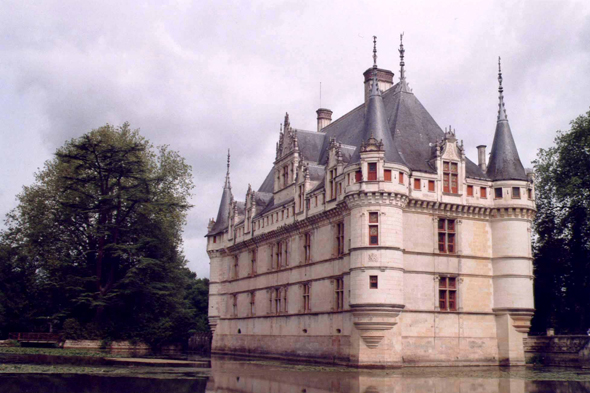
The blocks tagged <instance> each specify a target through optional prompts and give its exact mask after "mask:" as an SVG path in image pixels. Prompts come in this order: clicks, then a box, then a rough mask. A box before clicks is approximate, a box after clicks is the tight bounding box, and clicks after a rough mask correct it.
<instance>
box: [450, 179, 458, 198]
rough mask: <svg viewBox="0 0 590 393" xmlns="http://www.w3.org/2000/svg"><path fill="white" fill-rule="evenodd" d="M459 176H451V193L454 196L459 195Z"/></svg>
mask: <svg viewBox="0 0 590 393" xmlns="http://www.w3.org/2000/svg"><path fill="white" fill-rule="evenodd" d="M457 186H458V184H457V175H451V192H452V193H453V194H457V193H458V189H457Z"/></svg>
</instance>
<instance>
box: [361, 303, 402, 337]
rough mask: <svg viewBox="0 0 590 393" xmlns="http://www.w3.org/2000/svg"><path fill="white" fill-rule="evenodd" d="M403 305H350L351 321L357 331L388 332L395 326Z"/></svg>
mask: <svg viewBox="0 0 590 393" xmlns="http://www.w3.org/2000/svg"><path fill="white" fill-rule="evenodd" d="M404 307H405V306H404V305H403V304H381V303H376V304H351V305H350V308H351V309H352V320H353V323H354V327H355V328H356V329H357V330H390V329H392V328H393V327H394V326H395V325H397V320H396V318H397V317H398V316H399V314H400V313H401V311H402V310H403V309H404Z"/></svg>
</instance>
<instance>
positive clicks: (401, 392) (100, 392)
mask: <svg viewBox="0 0 590 393" xmlns="http://www.w3.org/2000/svg"><path fill="white" fill-rule="evenodd" d="M11 367H16V368H12V369H10V368H5V369H4V371H2V370H0V392H2V393H23V392H27V393H28V392H30V393H33V392H34V393H73V392H83V393H86V392H87V393H107V392H108V393H133V392H139V393H152V392H153V393H155V392H158V393H176V392H178V393H184V392H186V393H188V392H191V393H200V392H207V393H213V392H216V393H222V392H223V393H225V392H227V393H230V392H231V393H240V392H244V393H245V392H248V393H254V392H256V393H258V392H273V393H287V392H288V393H323V392H353V393H357V392H358V393H394V392H395V393H410V392H411V393H414V392H416V393H418V392H428V393H435V392H436V393H440V392H466V393H479V392H481V393H484V392H485V393H488V392H489V393H515V392H519V393H524V392H539V393H540V392H563V393H565V392H567V393H577V392H585V393H588V392H590V370H582V369H573V368H528V367H527V368H512V369H504V368H487V367H485V368H482V367H462V368H450V367H449V368H440V367H439V368H436V367H432V368H404V369H399V370H387V371H384V370H379V371H357V370H352V369H348V368H340V367H317V366H304V365H289V364H285V363H278V362H268V361H247V360H222V359H213V361H212V367H211V369H168V368H166V369H165V368H134V369H122V368H117V369H115V368H105V367H102V368H75V367H63V366H55V367H52V366H44V367H40V366H26V365H22V366H11ZM35 367H36V368H35Z"/></svg>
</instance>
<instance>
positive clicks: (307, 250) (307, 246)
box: [303, 232, 311, 263]
mask: <svg viewBox="0 0 590 393" xmlns="http://www.w3.org/2000/svg"><path fill="white" fill-rule="evenodd" d="M303 256H304V258H305V259H304V261H303V263H310V262H311V233H309V232H308V233H306V234H305V235H304V243H303Z"/></svg>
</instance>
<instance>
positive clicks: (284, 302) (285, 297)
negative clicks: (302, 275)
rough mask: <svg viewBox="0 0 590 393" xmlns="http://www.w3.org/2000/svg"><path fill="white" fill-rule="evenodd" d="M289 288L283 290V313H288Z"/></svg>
mask: <svg viewBox="0 0 590 393" xmlns="http://www.w3.org/2000/svg"><path fill="white" fill-rule="evenodd" d="M287 310H288V308H287V287H285V288H283V312H284V313H285V314H286V313H287Z"/></svg>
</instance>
